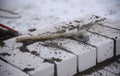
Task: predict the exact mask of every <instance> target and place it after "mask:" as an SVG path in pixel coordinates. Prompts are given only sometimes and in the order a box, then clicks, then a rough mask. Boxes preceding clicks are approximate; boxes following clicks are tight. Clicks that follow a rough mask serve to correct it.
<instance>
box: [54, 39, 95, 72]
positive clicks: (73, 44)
mask: <svg viewBox="0 0 120 76" xmlns="http://www.w3.org/2000/svg"><path fill="white" fill-rule="evenodd" d="M52 42H54V43H58V46H61V47H64V48H66V49H67V50H69V51H70V52H72V53H73V54H75V55H76V56H77V60H78V61H77V62H78V63H77V64H78V70H79V72H82V71H84V70H87V69H89V68H91V67H93V66H95V65H96V48H95V47H92V46H90V45H86V44H84V43H81V42H78V41H75V40H72V39H56V40H53V41H52Z"/></svg>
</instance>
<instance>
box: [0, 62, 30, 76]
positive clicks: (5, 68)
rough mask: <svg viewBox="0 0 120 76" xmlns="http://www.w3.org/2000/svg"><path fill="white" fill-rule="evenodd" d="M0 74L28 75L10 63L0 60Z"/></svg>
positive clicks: (0, 75) (9, 75)
mask: <svg viewBox="0 0 120 76" xmlns="http://www.w3.org/2000/svg"><path fill="white" fill-rule="evenodd" d="M0 76H29V75H28V74H26V73H25V72H23V71H21V70H19V69H17V68H15V67H13V66H12V65H10V64H8V63H6V62H4V61H2V60H0Z"/></svg>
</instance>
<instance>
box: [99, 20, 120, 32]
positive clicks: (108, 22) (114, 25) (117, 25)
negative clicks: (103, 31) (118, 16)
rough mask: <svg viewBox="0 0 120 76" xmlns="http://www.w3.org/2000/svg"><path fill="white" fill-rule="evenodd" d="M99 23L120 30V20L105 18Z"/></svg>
mask: <svg viewBox="0 0 120 76" xmlns="http://www.w3.org/2000/svg"><path fill="white" fill-rule="evenodd" d="M98 24H102V25H104V26H108V27H111V28H114V29H118V30H120V22H115V21H111V20H105V21H100V22H98Z"/></svg>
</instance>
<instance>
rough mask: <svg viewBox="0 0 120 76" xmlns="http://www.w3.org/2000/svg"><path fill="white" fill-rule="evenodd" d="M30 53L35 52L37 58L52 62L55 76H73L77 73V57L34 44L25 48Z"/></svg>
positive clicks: (39, 43)
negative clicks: (54, 66)
mask: <svg viewBox="0 0 120 76" xmlns="http://www.w3.org/2000/svg"><path fill="white" fill-rule="evenodd" d="M27 48H28V49H29V50H30V51H31V52H32V51H36V52H37V53H38V56H39V57H42V58H44V59H49V60H52V61H53V62H54V63H55V64H56V69H57V71H56V73H57V76H73V75H75V74H76V73H77V57H76V56H75V55H73V54H71V53H68V52H66V51H64V50H61V49H58V48H52V47H47V46H43V45H41V42H36V43H34V44H32V45H29V46H27Z"/></svg>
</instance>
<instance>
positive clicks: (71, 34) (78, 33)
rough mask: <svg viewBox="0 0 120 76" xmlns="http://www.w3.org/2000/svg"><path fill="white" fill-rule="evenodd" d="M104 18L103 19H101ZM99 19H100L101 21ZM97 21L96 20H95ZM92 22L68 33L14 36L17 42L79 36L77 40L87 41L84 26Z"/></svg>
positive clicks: (91, 24) (87, 26) (86, 25)
mask: <svg viewBox="0 0 120 76" xmlns="http://www.w3.org/2000/svg"><path fill="white" fill-rule="evenodd" d="M102 20H104V19H102ZM102 20H100V21H102ZM97 22H98V21H97ZM95 23H96V22H94V23H88V24H85V25H83V26H81V27H80V26H78V27H77V28H78V31H76V32H69V33H67V32H66V33H58V34H49V35H40V36H26V37H19V38H16V41H17V42H23V41H27V40H32V41H38V40H49V39H56V38H79V40H81V41H83V42H87V41H88V40H89V36H87V33H86V30H85V29H86V28H87V29H89V27H91V26H93V25H94V24H95Z"/></svg>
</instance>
